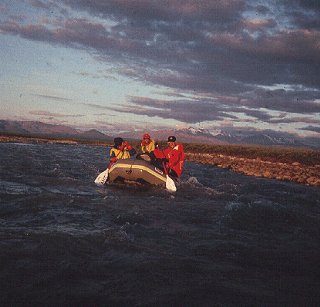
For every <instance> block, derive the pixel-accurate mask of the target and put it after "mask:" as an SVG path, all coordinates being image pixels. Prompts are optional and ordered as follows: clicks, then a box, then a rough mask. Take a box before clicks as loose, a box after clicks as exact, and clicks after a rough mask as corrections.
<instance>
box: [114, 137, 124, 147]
mask: <svg viewBox="0 0 320 307" xmlns="http://www.w3.org/2000/svg"><path fill="white" fill-rule="evenodd" d="M113 142H114V145H115V146H116V147H117V146H120V145H121V144H122V142H123V138H115V139H114V140H113Z"/></svg>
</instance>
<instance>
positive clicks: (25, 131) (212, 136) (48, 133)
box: [0, 120, 320, 148]
mask: <svg viewBox="0 0 320 307" xmlns="http://www.w3.org/2000/svg"><path fill="white" fill-rule="evenodd" d="M146 132H148V133H150V134H151V137H152V138H153V139H155V140H156V141H166V140H167V138H168V136H169V135H175V136H176V138H177V140H178V142H183V143H198V144H209V145H227V144H240V145H241V144H242V145H263V146H285V147H286V146H289V147H310V148H320V138H317V137H308V138H301V137H297V136H295V135H292V134H290V133H287V132H281V131H273V130H261V131H257V130H250V131H248V130H240V129H237V130H225V131H222V130H219V131H214V133H213V132H210V131H208V130H206V129H203V128H194V127H189V128H184V129H168V130H165V129H163V130H152V131H128V132H122V133H118V134H117V133H114V132H113V133H112V137H111V136H109V135H106V134H104V133H102V132H100V131H98V130H96V129H91V130H88V131H81V130H77V129H75V128H72V127H69V126H65V125H52V124H46V123H42V122H39V121H9V120H0V133H2V134H16V135H24V136H43V137H51V138H76V139H83V140H86V141H87V140H91V141H95V140H96V141H106V142H112V141H113V138H114V137H116V136H121V137H123V138H124V139H128V140H141V138H142V135H143V134H144V133H146Z"/></svg>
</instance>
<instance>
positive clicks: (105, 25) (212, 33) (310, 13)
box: [0, 0, 320, 124]
mask: <svg viewBox="0 0 320 307" xmlns="http://www.w3.org/2000/svg"><path fill="white" fill-rule="evenodd" d="M29 3H30V4H32V6H33V7H34V8H41V9H42V10H48V9H51V8H52V7H53V6H54V5H55V8H56V9H57V10H58V11H59V9H60V12H61V10H62V9H67V10H68V14H63V15H62V16H60V18H56V19H54V18H48V19H47V20H46V21H45V22H44V21H43V22H41V20H40V21H33V20H29V22H28V21H23V22H22V21H19V20H18V19H17V20H13V19H10V18H9V19H8V20H4V21H2V22H1V23H0V31H1V32H2V33H6V34H10V35H18V36H21V37H23V38H25V39H29V40H34V41H41V42H45V43H49V44H53V45H60V46H63V47H66V48H76V49H81V50H84V51H87V52H89V53H90V54H92V56H93V57H94V58H95V59H96V60H98V61H100V62H102V63H103V62H106V63H108V64H110V63H111V64H112V65H113V67H114V71H115V72H116V73H118V74H121V75H124V76H126V77H128V78H132V79H134V80H138V81H141V82H144V83H145V84H148V85H156V86H158V85H160V86H162V87H165V88H167V89H168V92H169V91H170V92H171V95H175V98H176V100H156V99H150V98H148V97H130V98H129V99H128V103H129V104H128V105H114V106H113V107H111V108H109V107H104V106H100V105H95V104H87V106H90V107H92V108H95V109H101V110H104V109H105V110H113V111H116V112H127V113H132V114H136V115H146V116H149V117H161V118H172V119H175V120H178V121H181V122H186V123H195V122H199V121H215V120H223V119H232V120H238V121H239V122H240V121H243V120H244V119H243V117H244V116H245V117H250V118H249V119H248V121H250V120H251V119H252V120H253V121H263V122H266V123H273V124H276V123H280V121H281V119H280V118H274V115H272V114H273V113H272V112H284V113H286V114H289V115H290V114H291V119H290V121H291V122H290V123H295V121H294V119H296V120H297V122H298V121H299V120H300V119H299V118H298V117H297V116H296V114H304V115H310V116H313V117H312V118H311V119H309V120H315V119H314V118H316V117H317V116H319V113H320V104H319V98H320V74H319V69H320V43H319V42H320V27H319V20H320V4H318V3H319V1H302V0H292V1H288V0H282V1H279V4H278V3H277V6H274V5H275V4H274V2H264V3H263V5H261V4H259V5H256V4H255V3H254V2H253V1H245V0H217V1H211V0H202V1H193V0H185V1H181V0H158V1H147V0H136V1H131V0H110V1H102V0H60V1H57V2H53V1H49V2H45V1H42V0H29ZM79 13H80V14H81V15H82V16H83V17H82V18H78V16H79ZM75 16H77V17H75ZM307 17H308V18H307ZM79 74H80V75H82V76H83V77H87V76H91V77H94V78H109V77H110V76H109V75H108V74H104V73H97V74H91V75H89V74H88V73H83V72H82V73H79ZM279 85H283V87H282V88H281V89H279ZM39 97H42V98H47V99H53V100H56V101H59V100H60V101H67V100H64V99H66V98H61V97H54V96H46V95H43V96H41V95H39ZM168 97H169V95H168ZM186 97H189V99H187V98H186ZM204 97H206V98H204ZM171 98H172V97H171ZM137 107H140V108H141V109H138V108H137ZM289 117H290V116H289ZM289 117H288V118H289ZM288 118H284V119H283V123H285V121H287V123H289V119H288Z"/></svg>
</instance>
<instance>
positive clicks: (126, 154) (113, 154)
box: [110, 137, 136, 163]
mask: <svg viewBox="0 0 320 307" xmlns="http://www.w3.org/2000/svg"><path fill="white" fill-rule="evenodd" d="M113 141H114V145H113V147H112V148H111V149H110V163H115V162H116V161H117V160H119V159H130V158H131V156H133V155H135V154H136V150H135V149H134V148H133V147H132V146H131V145H130V144H129V143H128V142H127V141H124V140H123V138H119V137H118V138H115V139H114V140H113Z"/></svg>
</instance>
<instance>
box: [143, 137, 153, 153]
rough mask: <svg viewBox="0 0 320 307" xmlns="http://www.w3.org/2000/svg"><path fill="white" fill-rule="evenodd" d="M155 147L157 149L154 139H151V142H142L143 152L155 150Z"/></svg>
mask: <svg viewBox="0 0 320 307" xmlns="http://www.w3.org/2000/svg"><path fill="white" fill-rule="evenodd" d="M154 149H155V143H154V140H150V143H149V144H145V143H144V142H141V150H142V152H143V153H150V152H152V151H154Z"/></svg>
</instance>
